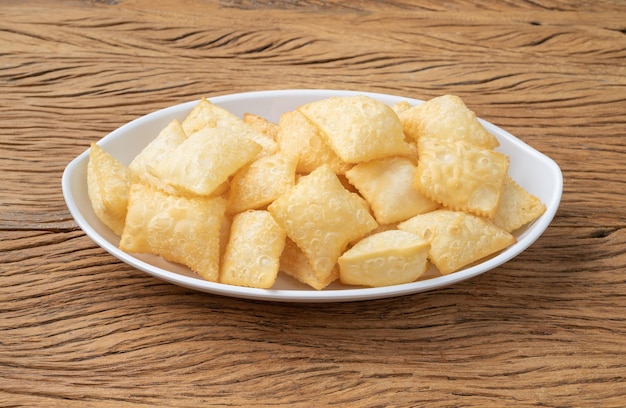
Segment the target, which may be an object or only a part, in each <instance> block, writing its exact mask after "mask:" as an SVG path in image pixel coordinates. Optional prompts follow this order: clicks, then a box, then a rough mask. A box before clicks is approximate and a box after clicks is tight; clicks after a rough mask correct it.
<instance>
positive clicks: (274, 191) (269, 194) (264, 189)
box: [228, 154, 297, 213]
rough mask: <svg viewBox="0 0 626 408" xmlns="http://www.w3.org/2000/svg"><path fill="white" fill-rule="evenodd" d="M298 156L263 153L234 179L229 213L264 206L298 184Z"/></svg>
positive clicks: (231, 187)
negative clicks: (296, 178)
mask: <svg viewBox="0 0 626 408" xmlns="http://www.w3.org/2000/svg"><path fill="white" fill-rule="evenodd" d="M296 162H297V158H293V157H287V156H284V155H282V154H274V155H272V156H263V157H261V158H259V159H257V160H255V161H253V162H252V163H250V164H248V165H246V166H245V167H243V168H242V169H241V170H239V171H238V172H237V173H235V176H234V177H233V179H232V180H231V182H230V195H229V202H228V212H230V213H238V212H242V211H245V210H252V209H259V208H262V207H264V206H266V205H268V204H269V203H271V202H272V201H274V200H275V199H276V198H278V197H279V196H280V195H281V194H283V193H285V192H286V191H287V190H289V189H290V188H291V187H293V186H294V184H295V175H296Z"/></svg>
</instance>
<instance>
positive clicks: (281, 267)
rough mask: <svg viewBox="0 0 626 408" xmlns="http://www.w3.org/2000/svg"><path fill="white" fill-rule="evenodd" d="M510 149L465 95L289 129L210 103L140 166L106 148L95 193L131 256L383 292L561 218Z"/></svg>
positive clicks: (290, 116)
mask: <svg viewBox="0 0 626 408" xmlns="http://www.w3.org/2000/svg"><path fill="white" fill-rule="evenodd" d="M498 145H499V142H498V140H497V139H496V138H495V137H494V136H493V135H492V134H490V133H489V132H488V131H487V130H486V129H485V128H484V127H483V126H482V125H481V123H480V122H479V120H478V119H477V118H476V115H475V114H474V112H472V111H471V110H470V109H469V108H468V107H467V106H466V105H465V103H464V102H463V101H462V100H461V99H460V98H459V97H457V96H453V95H444V96H439V97H436V98H433V99H430V100H428V101H426V102H424V103H422V104H419V105H415V106H411V105H410V104H409V103H408V102H400V103H397V104H395V105H393V106H389V105H387V104H385V103H383V102H380V101H378V100H376V99H373V98H371V97H369V96H365V95H355V96H342V97H339V96H338V97H330V98H327V99H322V100H318V101H314V102H311V103H308V104H304V105H303V106H299V107H298V108H297V109H294V110H292V111H288V112H284V113H283V114H282V115H281V116H280V119H279V121H278V123H273V122H270V121H269V120H267V119H265V118H263V117H261V116H258V115H255V114H254V113H246V114H245V115H243V117H242V118H240V117H238V116H236V115H234V114H233V113H231V112H229V111H227V110H225V109H224V108H222V107H220V106H218V105H216V104H213V103H211V102H210V101H209V100H207V99H202V100H200V101H199V102H198V104H197V105H196V106H195V107H194V108H193V109H192V110H191V111H190V112H189V113H188V115H187V116H186V117H185V118H184V119H183V120H182V121H181V120H173V121H171V122H170V123H169V124H168V125H167V126H166V127H165V128H163V129H162V131H161V132H160V133H159V134H158V135H155V138H154V139H153V140H152V141H151V142H150V143H149V144H148V145H147V146H146V147H145V148H144V149H143V150H142V151H141V152H140V153H139V154H138V155H137V156H136V157H135V158H134V159H133V160H132V162H131V163H130V164H129V165H128V166H126V165H124V164H122V163H121V162H120V161H118V160H117V159H115V158H114V157H113V156H112V155H111V154H110V153H108V152H107V151H105V150H103V149H102V148H101V147H100V146H99V145H97V144H95V143H92V144H91V148H90V152H89V162H88V168H87V186H88V193H89V198H90V201H91V203H92V206H93V209H94V212H95V214H96V216H97V217H98V218H99V219H100V220H101V221H102V223H104V224H105V225H106V226H107V227H109V228H110V229H111V230H112V231H113V232H114V233H115V234H117V235H118V236H120V240H119V248H120V249H121V250H123V251H126V252H129V253H148V254H154V255H157V256H160V257H162V258H163V259H165V260H167V261H170V262H174V263H179V264H183V265H185V266H187V267H188V268H189V269H191V270H192V271H194V272H195V273H196V274H197V275H199V276H200V277H202V278H203V279H206V280H208V281H212V282H220V283H224V284H230V285H238V286H246V287H253V288H271V287H272V286H273V285H274V283H275V281H276V279H277V277H278V276H279V274H281V273H284V274H287V275H289V276H292V277H293V278H295V279H297V280H298V281H300V282H302V283H304V284H306V285H308V286H310V287H311V288H314V289H317V290H321V289H324V288H325V287H327V286H328V285H329V284H330V283H332V282H334V281H339V282H341V283H342V284H345V285H356V286H358V287H381V286H389V285H398V284H403V283H409V282H414V281H416V280H418V279H420V278H422V279H423V278H424V276H426V275H425V273H426V272H427V271H428V270H429V268H430V266H431V265H433V266H434V267H435V268H436V270H437V274H441V275H446V274H450V273H454V272H456V271H458V270H460V269H463V268H464V267H467V266H469V265H472V264H476V263H477V262H480V261H482V260H484V259H486V258H488V257H491V256H494V254H497V253H498V252H500V251H502V250H503V249H505V248H507V247H509V246H510V245H512V244H514V243H515V242H516V239H515V237H514V235H513V233H514V232H515V231H516V230H517V229H519V228H521V227H523V226H525V225H527V224H528V223H530V222H532V221H534V220H535V219H537V218H538V217H539V216H541V215H542V214H543V213H544V212H545V205H544V204H543V203H542V202H541V201H540V200H539V199H538V198H537V197H535V196H533V195H532V194H530V193H529V192H528V191H526V190H525V189H524V188H522V187H521V186H520V185H518V184H517V183H516V182H515V181H514V180H513V179H512V178H511V177H510V176H509V175H508V168H509V160H510V159H509V157H507V156H506V155H504V154H503V153H500V152H498V151H496V150H494V149H495V148H496V147H497V146H498ZM430 269H431V270H432V268H430ZM429 276H430V274H429ZM434 276H438V275H434Z"/></svg>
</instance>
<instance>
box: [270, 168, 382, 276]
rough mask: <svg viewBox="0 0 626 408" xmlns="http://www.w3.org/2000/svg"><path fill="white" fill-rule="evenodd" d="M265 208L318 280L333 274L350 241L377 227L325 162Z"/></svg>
mask: <svg viewBox="0 0 626 408" xmlns="http://www.w3.org/2000/svg"><path fill="white" fill-rule="evenodd" d="M268 210H269V211H270V213H271V214H272V215H273V216H274V219H276V221H277V222H278V224H279V225H280V226H281V227H283V229H284V230H285V231H286V233H287V236H289V238H291V239H292V240H293V241H294V242H295V243H296V244H297V245H298V247H300V249H302V251H303V252H304V253H305V254H306V256H307V258H308V260H309V262H310V264H311V266H312V268H313V270H314V271H315V273H316V274H317V276H318V278H319V279H320V280H323V279H324V277H325V276H328V275H330V274H331V273H332V270H333V268H334V267H335V264H336V263H337V258H339V256H340V255H341V254H342V253H343V251H344V250H345V248H346V247H347V245H348V243H349V242H351V241H353V240H356V239H357V238H360V237H362V236H363V235H365V234H367V233H368V232H369V231H371V230H373V229H374V228H376V227H377V226H378V224H377V223H376V220H374V218H373V217H372V215H371V214H370V213H369V211H368V209H367V207H366V206H365V205H364V204H363V202H362V199H360V198H358V197H357V195H356V194H354V193H350V192H349V191H347V190H346V189H345V188H344V187H343V186H342V185H341V182H340V181H339V179H338V178H337V176H336V175H335V173H333V171H332V170H331V169H330V167H329V166H327V165H324V166H322V167H318V168H317V169H315V170H314V171H313V172H311V173H310V174H309V175H306V176H302V177H301V178H300V179H299V181H298V183H297V184H296V185H295V186H294V187H293V188H291V189H290V190H289V191H287V192H286V193H284V194H283V195H281V196H280V197H278V198H277V199H276V200H275V201H274V202H273V203H272V204H270V205H269V206H268Z"/></svg>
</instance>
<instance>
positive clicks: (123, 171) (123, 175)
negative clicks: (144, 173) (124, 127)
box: [87, 143, 131, 235]
mask: <svg viewBox="0 0 626 408" xmlns="http://www.w3.org/2000/svg"><path fill="white" fill-rule="evenodd" d="M130 181H131V174H130V170H129V169H128V167H126V166H124V165H123V164H122V163H120V162H119V161H118V160H117V159H115V158H114V157H113V156H111V155H110V154H109V153H108V152H107V151H105V150H104V149H102V147H100V146H99V145H97V144H95V143H92V144H91V148H90V150H89V161H88V162H87V195H88V196H89V200H90V201H91V206H92V207H93V211H94V213H95V214H96V217H98V219H99V220H100V221H102V223H103V224H104V225H106V226H107V227H109V228H110V229H111V230H112V231H113V232H114V233H115V234H116V235H121V234H122V230H123V229H124V219H125V218H126V207H127V206H128V191H129V189H130Z"/></svg>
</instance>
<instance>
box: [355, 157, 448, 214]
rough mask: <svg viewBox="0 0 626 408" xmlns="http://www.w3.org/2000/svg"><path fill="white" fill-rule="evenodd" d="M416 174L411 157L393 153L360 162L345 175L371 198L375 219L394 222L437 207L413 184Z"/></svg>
mask: <svg viewBox="0 0 626 408" xmlns="http://www.w3.org/2000/svg"><path fill="white" fill-rule="evenodd" d="M415 173H416V166H415V165H414V164H413V163H412V162H411V160H409V159H408V158H405V157H399V156H394V157H388V158H383V159H378V160H371V161H368V162H364V163H359V164H357V165H355V166H354V167H353V168H351V169H350V170H348V171H347V172H346V177H347V178H348V180H349V181H350V183H352V184H353V185H354V186H355V187H356V188H357V190H358V191H359V192H360V193H361V195H362V196H363V197H365V199H366V200H367V201H368V203H369V204H370V206H371V208H372V211H373V212H374V217H375V218H376V221H378V223H379V224H391V223H395V222H400V221H404V220H407V219H409V218H411V217H413V216H414V215H417V214H422V213H425V212H428V211H432V210H434V209H435V208H437V207H438V204H437V203H435V202H434V201H432V200H431V199H429V198H427V197H425V196H424V195H423V194H421V193H420V192H419V191H417V190H416V189H415V188H414V187H413V179H414V178H415Z"/></svg>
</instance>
